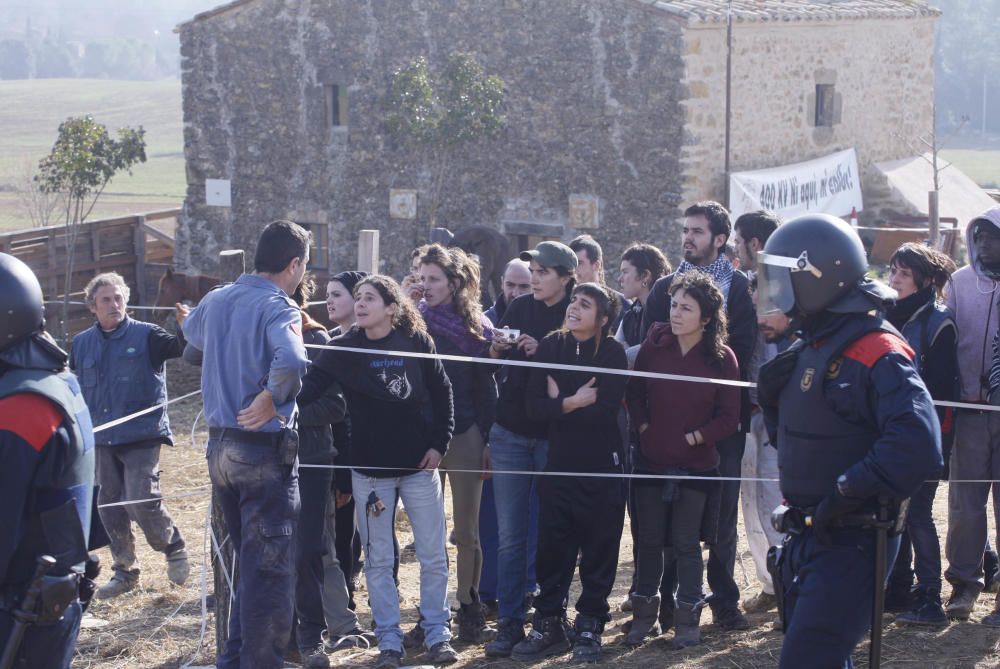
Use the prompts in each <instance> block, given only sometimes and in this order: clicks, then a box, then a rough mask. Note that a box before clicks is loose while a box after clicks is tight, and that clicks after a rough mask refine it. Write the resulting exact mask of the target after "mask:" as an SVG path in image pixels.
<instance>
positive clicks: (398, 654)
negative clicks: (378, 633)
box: [375, 648, 405, 669]
mask: <svg viewBox="0 0 1000 669" xmlns="http://www.w3.org/2000/svg"><path fill="white" fill-rule="evenodd" d="M403 657H405V655H404V653H403V651H401V650H392V649H391V648H383V649H382V650H380V651H379V654H378V659H377V660H376V661H375V669H399V665H400V664H402V662H403Z"/></svg>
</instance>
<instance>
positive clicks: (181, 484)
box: [73, 363, 1000, 669]
mask: <svg viewBox="0 0 1000 669" xmlns="http://www.w3.org/2000/svg"><path fill="white" fill-rule="evenodd" d="M170 373H171V386H172V387H171V391H172V393H173V394H174V396H177V395H179V394H181V393H182V392H186V391H187V390H189V389H191V388H192V387H194V386H196V385H197V378H196V377H195V376H194V375H193V374H191V372H190V370H183V369H182V368H181V367H180V366H179V365H175V363H171V369H170ZM199 408H200V402H199V401H198V399H197V398H194V399H192V400H187V401H185V402H182V403H179V404H178V405H175V406H174V407H172V408H171V420H172V422H173V425H174V429H175V431H176V432H177V434H178V438H177V446H176V447H175V448H170V449H166V448H165V449H164V451H163V458H162V460H163V462H162V467H163V476H162V480H163V486H164V491H165V493H166V494H168V495H169V494H175V493H178V492H183V491H188V490H191V489H195V488H197V487H198V486H202V485H204V484H205V483H207V473H206V467H205V461H204V457H203V454H202V453H201V450H200V449H201V448H203V446H204V440H205V432H204V428H203V425H202V426H201V429H200V430H199V431H198V432H197V434H196V440H197V442H198V445H197V446H196V447H192V444H191V435H190V432H191V424H192V420H193V419H194V416H195V414H196V413H197V412H198V409H199ZM946 490H947V489H946V488H942V489H941V491H940V492H939V494H938V499H937V506H936V509H935V510H936V519H937V522H938V527H939V530H940V532H941V536H942V538H943V537H944V529H945V527H944V519H945V514H946V494H945V493H946ZM207 506H208V496H207V495H200V496H194V497H187V498H184V499H177V500H170V501H168V502H167V507H168V508H169V510H170V513H171V514H172V515H173V517H174V519H175V521H176V522H177V523H178V525H179V526H180V527H181V529H182V530H183V531H184V532H185V537H186V540H187V542H188V546H189V551H190V553H191V560H192V575H191V579H190V580H189V582H188V583H187V584H186V585H185V586H184V587H180V588H179V587H175V586H172V585H171V584H170V583H169V582H168V581H167V578H166V574H165V569H164V565H163V562H162V557H161V556H160V555H158V554H156V553H154V552H152V551H151V550H150V549H149V548H148V546H146V544H145V542H144V541H143V540H142V539H141V538H140V539H138V542H137V543H138V544H139V548H140V559H141V560H142V564H143V567H144V573H143V577H142V581H141V587H140V589H139V590H137V591H135V592H132V593H129V594H127V595H124V596H122V597H119V598H118V599H115V600H113V601H112V602H95V604H94V605H93V607H92V608H91V610H90V614H89V616H88V618H93V619H96V620H97V621H100V622H99V623H94V622H92V621H91V622H90V623H88V624H89V625H93V624H101V625H103V626H101V627H87V628H85V629H84V630H83V631H82V632H81V634H80V641H79V646H78V652H77V656H76V659H75V661H74V663H73V666H74V667H78V668H83V667H88V668H94V669H124V668H126V667H127V668H129V669H132V668H136V667H142V668H158V669H174V668H177V667H181V666H182V665H184V664H185V663H186V662H188V661H190V660H194V662H193V663H192V664H193V665H194V666H197V665H211V664H212V663H213V661H214V648H215V630H214V628H215V624H214V620H213V616H212V615H211V611H210V612H209V616H208V619H207V629H206V634H205V644H204V645H205V647H203V648H199V645H198V639H199V634H200V631H201V624H202V622H201V604H200V596H201V565H202V561H203V546H204V526H205V516H206V511H207ZM402 522H404V521H401V523H402ZM627 527H628V523H626V534H625V537H624V538H623V541H622V548H621V556H622V558H621V566H620V569H619V578H618V581H617V585H616V588H615V592H614V595H613V596H612V602H613V605H617V604H618V603H619V602H620V601H621V600H622V599H623V598H624V596H625V593H626V589H627V587H628V582H629V578H630V575H631V569H632V564H631V552H632V545H631V537H630V536H629V535H628V530H627ZM400 535H401V536H400V537H399V539H400V543H401V544H402V545H406V544H407V543H408V542H409V541H410V537H409V530H408V529H407V528H406V527H405V525H401V526H400ZM741 537H742V530H741ZM741 542H742V543H741V560H740V562H738V563H737V566H736V579H737V582H738V583H739V584H740V586H741V588H742V589H743V594H744V597H749V596H751V595H753V594H755V593H756V591H757V584H756V583H755V582H754V581H755V578H754V571H753V563H752V561H751V558H750V553H749V550H748V549H747V546H746V543H745V540H743V539H742V538H741ZM449 550H450V551H452V555H451V559H452V564H454V559H455V556H454V547H453V546H449ZM102 558H104V560H105V564H108V561H109V560H110V556H109V555H108V554H107V551H106V550H105V551H104V555H102ZM417 570H418V567H417V564H416V560H415V558H414V556H413V554H412V553H404V555H403V564H402V566H401V568H400V581H401V585H400V590H401V592H402V596H403V601H402V603H401V605H402V608H403V620H404V627H406V628H409V626H410V625H412V624H413V623H414V622H415V621H416V618H417V612H416V606H417V603H418V598H419V590H418V577H417ZM207 578H208V580H207V587H208V589H209V590H210V589H211V584H212V579H211V573H210V572H209V573H208V575H207ZM452 586H454V582H453V583H452ZM946 588H947V586H946ZM577 589H578V584H576V585H575V586H574V592H573V593H572V594H571V596H570V601H571V602H572V601H574V598H575V596H576V592H577ZM945 594H946V595H947V592H946V593H945ZM364 600H365V598H364V596H361V597H358V605H359V607H360V609H359V613H360V614H361V617H362V620H363V622H364V623H367V622H368V621H369V619H370V618H369V612H368V610H367V608H366V606H365V601H364ZM992 604H993V602H992V597H991V596H988V595H984V596H982V597H981V598H980V600H979V603H978V605H977V607H976V612H975V614H974V615H973V620H974V621H976V620H979V619H980V618H982V617H983V616H985V615H987V614H988V613H989V612H990V610H991V609H992ZM613 615H614V621H613V622H612V623H610V624H609V625H608V628H607V631H606V632H605V635H604V642H605V653H604V656H605V659H604V664H628V665H630V666H634V667H638V668H640V669H652V668H653V667H662V666H685V667H699V668H707V667H719V668H723V667H726V668H730V669H734V668H740V669H752V668H758V667H760V668H763V667H774V666H777V661H778V657H779V655H780V650H781V635H780V633H778V632H775V631H774V630H773V629H772V625H771V622H772V620H773V619H774V614H773V613H769V614H757V615H752V616H750V621H751V623H752V628H751V629H750V630H749V631H746V632H735V633H733V632H723V631H721V630H719V629H718V628H717V627H714V626H712V625H710V624H709V618H710V616H709V615H707V614H706V615H705V616H704V618H703V621H702V634H703V636H704V640H705V643H704V644H703V645H702V646H700V647H698V648H694V649H689V650H686V651H681V652H677V651H673V650H670V648H669V644H668V640H669V635H667V636H666V637H661V638H660V639H657V640H655V641H653V642H652V643H650V644H647V645H646V646H645V647H643V648H641V649H638V650H630V649H626V648H625V647H624V646H621V645H619V644H618V643H617V641H618V639H619V637H620V632H619V630H618V626H619V625H620V624H621V623H622V622H623V621H624V620H626V619H627V618H628V617H627V615H626V614H622V613H618V612H617V611H615V612H613ZM998 636H1000V634H998V632H997V630H995V629H991V628H986V627H983V626H982V625H979V624H977V623H975V622H972V623H962V624H953V625H950V626H949V627H947V628H945V629H943V630H936V629H935V630H918V629H911V628H903V627H897V626H896V625H893V624H891V623H889V618H888V617H887V618H886V627H885V637H884V646H883V666H885V667H919V668H923V667H933V668H945V667H949V668H951V667H954V668H959V667H961V668H966V667H997V666H1000V655H998V653H997V649H996V645H997V639H998ZM458 650H459V651H460V652H461V657H460V661H459V664H458V665H455V666H456V667H458V668H459V669H462V668H466V667H467V668H469V669H486V668H487V667H489V668H491V669H492V668H493V667H498V668H500V669H503V668H505V667H515V666H517V665H518V663H516V662H513V661H509V660H491V659H487V658H485V657H484V656H483V653H482V649H481V648H480V647H469V646H465V647H459V648H458ZM376 652H377V651H375V650H372V651H368V652H363V653H354V654H349V653H341V654H337V655H334V656H331V657H332V660H333V663H334V665H335V666H337V665H342V666H365V665H368V664H370V663H371V662H372V661H373V660H374V658H375V656H376ZM421 660H422V658H421V657H420V656H411V657H410V658H408V661H409V662H411V663H414V664H420V663H421ZM855 662H856V664H857V666H858V667H866V666H867V664H868V662H867V644H862V645H861V646H860V647H859V649H858V652H857V653H856V655H855ZM571 664H572V663H571V662H570V660H569V659H568V657H563V658H555V659H550V660H548V661H546V662H545V663H543V665H544V666H546V667H558V668H561V667H566V666H570V665H571Z"/></svg>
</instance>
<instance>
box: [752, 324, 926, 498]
mask: <svg viewBox="0 0 1000 669" xmlns="http://www.w3.org/2000/svg"><path fill="white" fill-rule="evenodd" d="M782 356H795V358H796V360H795V366H794V368H793V369H792V371H791V373H790V375H789V376H788V377H787V381H786V382H785V383H784V386H783V387H782V389H781V391H780V396H779V402H778V407H777V416H776V419H777V434H776V435H772V437H773V438H775V439H776V442H775V443H777V445H778V468H779V472H780V479H781V492H782V494H783V495H784V497H785V499H786V500H787V501H788V502H789V503H791V504H792V505H795V506H801V507H811V506H815V505H816V504H818V503H819V502H820V501H821V500H822V499H823V498H824V497H826V496H828V495H830V494H833V493H834V492H836V490H837V483H836V482H837V478H838V477H839V476H841V475H844V476H845V478H846V487H845V491H846V494H847V495H848V496H850V497H857V498H863V499H867V498H876V497H881V496H885V497H888V498H890V499H895V500H901V499H904V498H907V497H909V496H910V495H912V494H913V493H914V492H916V490H917V488H918V487H919V486H920V485H921V483H922V482H923V481H925V480H928V479H933V478H936V477H937V476H938V475H939V473H940V471H941V466H942V459H941V438H940V427H939V424H938V419H937V415H936V414H935V412H934V406H933V403H932V401H931V397H930V394H929V393H928V392H927V388H926V386H925V385H924V383H923V381H922V380H921V379H920V376H919V374H918V373H917V370H916V369H915V368H914V366H913V362H912V359H913V350H912V349H911V348H910V347H909V346H908V345H907V344H906V342H905V341H904V340H903V338H902V337H901V336H900V335H899V333H898V332H896V331H895V329H894V328H892V326H891V325H889V324H888V323H886V322H885V321H883V320H882V319H881V318H880V317H876V316H870V315H865V314H842V315H834V314H824V315H823V316H822V317H821V322H820V323H819V324H815V323H814V324H813V327H811V328H810V330H809V332H807V333H806V334H805V337H804V338H803V339H802V340H800V341H799V342H796V344H794V345H793V346H792V347H791V348H790V349H789V350H788V351H786V352H785V353H783V354H781V355H780V356H778V358H781V357H782ZM776 360H777V359H776ZM774 363H775V361H772V362H771V363H768V364H774ZM764 376H765V374H764V372H763V371H762V378H763V377H764ZM765 411H773V407H765Z"/></svg>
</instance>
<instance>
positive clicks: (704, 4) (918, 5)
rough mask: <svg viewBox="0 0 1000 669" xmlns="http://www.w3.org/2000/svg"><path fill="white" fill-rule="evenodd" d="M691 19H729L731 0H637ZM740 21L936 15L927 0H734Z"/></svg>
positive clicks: (734, 10)
mask: <svg viewBox="0 0 1000 669" xmlns="http://www.w3.org/2000/svg"><path fill="white" fill-rule="evenodd" d="M634 1H635V2H641V3H644V4H647V5H650V6H652V7H656V8H657V9H661V10H663V11H666V12H670V13H672V14H676V15H678V16H680V17H682V18H684V19H686V20H687V21H689V22H701V23H721V22H725V21H726V15H727V13H728V11H729V2H728V0H634ZM732 7H733V18H734V19H736V20H737V21H753V22H765V21H825V20H842V19H887V18H889V19H896V18H916V17H921V16H937V15H938V14H940V11H939V10H937V9H935V8H933V7H931V6H930V5H929V4H928V2H927V0H733V3H732Z"/></svg>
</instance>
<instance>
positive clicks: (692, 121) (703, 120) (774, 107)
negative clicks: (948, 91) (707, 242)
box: [682, 17, 936, 202]
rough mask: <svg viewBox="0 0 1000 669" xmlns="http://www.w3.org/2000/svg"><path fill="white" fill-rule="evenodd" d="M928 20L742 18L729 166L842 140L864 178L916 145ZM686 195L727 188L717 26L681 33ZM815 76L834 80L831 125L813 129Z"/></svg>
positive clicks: (928, 97)
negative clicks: (755, 20) (769, 20)
mask: <svg viewBox="0 0 1000 669" xmlns="http://www.w3.org/2000/svg"><path fill="white" fill-rule="evenodd" d="M935 20H936V19H935V18H933V17H930V18H908V19H866V20H842V21H828V22H826V21H822V22H821V21H815V22H814V21H808V22H797V23H742V22H738V23H737V24H736V25H735V27H734V33H733V35H734V38H733V79H732V80H733V86H732V110H733V111H732V152H731V169H732V171H734V172H735V171H741V170H753V169H760V168H764V167H774V166H778V165H784V164H788V163H794V162H799V161H803V160H809V159H812V158H816V157H819V156H822V155H825V154H827V153H832V152H834V151H838V150H841V149H845V148H848V147H851V146H853V147H855V148H856V149H857V152H858V161H859V168H860V170H861V172H862V175H863V178H862V188H863V189H864V188H866V187H868V186H873V185H874V184H872V183H871V178H872V175H871V174H870V169H869V168H870V166H871V165H872V164H873V163H876V162H881V161H885V160H894V159H898V158H903V157H906V156H911V155H915V154H917V153H919V152H920V148H919V147H920V146H921V144H920V140H919V137H921V136H926V135H927V134H928V133H929V132H930V130H931V103H932V101H933V90H934V70H933V64H932V54H933V50H934V48H933V47H934V23H935ZM684 53H685V56H684V58H685V64H686V69H685V79H684V82H685V84H686V87H687V98H686V99H685V100H684V102H683V103H682V104H683V106H684V110H685V119H686V132H685V146H684V149H683V154H682V155H683V158H682V162H683V165H684V201H685V202H689V201H692V200H695V199H701V198H706V197H710V198H716V199H718V198H722V197H724V194H725V192H726V188H725V173H724V166H725V94H726V91H725V72H726V26H725V24H711V25H692V26H691V27H689V28H688V30H687V31H686V32H685V39H684ZM817 84H833V85H834V90H835V95H836V99H835V110H834V111H835V118H834V120H835V123H834V125H833V127H832V128H816V127H815V126H814V120H815V104H816V102H815V96H816V85H817Z"/></svg>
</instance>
